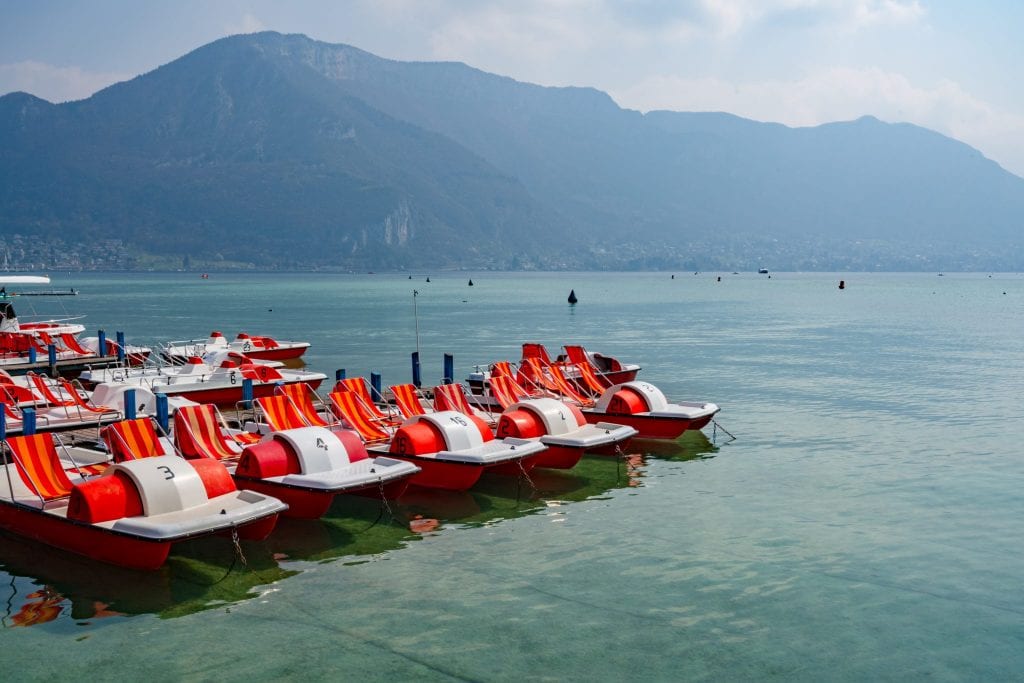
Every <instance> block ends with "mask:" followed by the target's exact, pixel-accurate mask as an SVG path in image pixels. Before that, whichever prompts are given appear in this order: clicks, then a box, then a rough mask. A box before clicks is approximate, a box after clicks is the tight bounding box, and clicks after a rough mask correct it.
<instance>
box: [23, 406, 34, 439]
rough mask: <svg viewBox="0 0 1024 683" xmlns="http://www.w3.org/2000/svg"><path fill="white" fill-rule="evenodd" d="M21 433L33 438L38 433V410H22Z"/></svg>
mask: <svg viewBox="0 0 1024 683" xmlns="http://www.w3.org/2000/svg"><path fill="white" fill-rule="evenodd" d="M21 433H22V434H24V435H25V436H32V435H33V434H35V433H36V409H35V408H22V409H21Z"/></svg>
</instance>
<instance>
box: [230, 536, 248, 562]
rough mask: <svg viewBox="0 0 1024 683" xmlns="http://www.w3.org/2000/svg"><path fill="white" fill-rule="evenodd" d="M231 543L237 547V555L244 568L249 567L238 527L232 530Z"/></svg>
mask: <svg viewBox="0 0 1024 683" xmlns="http://www.w3.org/2000/svg"><path fill="white" fill-rule="evenodd" d="M231 543H233V544H234V546H235V555H236V556H237V557H238V559H239V560H241V561H242V566H243V567H248V566H249V563H248V562H246V559H245V553H243V552H242V544H241V543H240V542H239V540H238V527H232V528H231Z"/></svg>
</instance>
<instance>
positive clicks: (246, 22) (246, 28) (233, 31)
mask: <svg viewBox="0 0 1024 683" xmlns="http://www.w3.org/2000/svg"><path fill="white" fill-rule="evenodd" d="M224 30H225V31H226V32H227V34H228V35H237V34H239V33H259V32H260V31H266V30H267V27H266V26H265V25H264V23H263V22H262V21H260V20H259V19H257V18H256V17H255V15H253V14H250V13H249V12H246V13H245V14H243V15H242V18H241V20H239V21H238V23H232V24H228V25H227V26H225V27H224Z"/></svg>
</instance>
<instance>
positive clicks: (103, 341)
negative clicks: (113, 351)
mask: <svg viewBox="0 0 1024 683" xmlns="http://www.w3.org/2000/svg"><path fill="white" fill-rule="evenodd" d="M96 353H98V354H99V355H101V356H106V355H107V333H106V332H104V331H103V330H96Z"/></svg>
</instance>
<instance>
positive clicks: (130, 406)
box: [124, 389, 136, 420]
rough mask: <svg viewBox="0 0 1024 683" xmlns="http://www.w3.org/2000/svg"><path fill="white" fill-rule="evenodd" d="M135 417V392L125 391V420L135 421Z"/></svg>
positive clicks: (132, 390)
mask: <svg viewBox="0 0 1024 683" xmlns="http://www.w3.org/2000/svg"><path fill="white" fill-rule="evenodd" d="M135 417H136V415H135V390H134V389H125V392H124V419H126V420H134V419H135Z"/></svg>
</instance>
